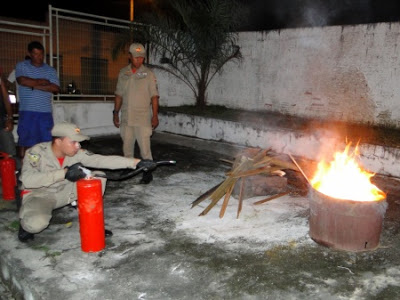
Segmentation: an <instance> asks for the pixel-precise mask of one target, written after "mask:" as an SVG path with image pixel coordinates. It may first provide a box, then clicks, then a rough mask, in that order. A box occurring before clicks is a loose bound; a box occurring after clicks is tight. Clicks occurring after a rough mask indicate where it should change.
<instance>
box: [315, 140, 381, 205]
mask: <svg viewBox="0 0 400 300" xmlns="http://www.w3.org/2000/svg"><path fill="white" fill-rule="evenodd" d="M350 144H351V143H349V144H347V146H346V148H345V150H344V151H343V152H342V153H341V152H336V153H335V155H334V160H333V161H332V162H330V163H326V162H324V161H321V162H320V163H319V164H318V168H317V172H316V174H315V176H314V178H313V179H312V180H311V185H312V186H313V188H314V189H316V190H317V191H319V192H321V193H323V194H325V195H327V196H330V197H334V198H339V199H347V200H355V201H378V200H381V199H384V198H386V194H385V193H384V192H382V191H381V190H380V189H379V188H377V187H376V186H375V185H374V184H372V183H371V181H370V179H371V177H373V176H374V175H375V174H373V173H370V172H367V171H365V170H362V169H361V167H360V166H359V165H358V164H357V162H356V161H355V159H354V157H355V156H356V152H357V148H358V147H356V148H355V150H354V151H353V153H351V154H350V155H349V154H348V152H349V148H350Z"/></svg>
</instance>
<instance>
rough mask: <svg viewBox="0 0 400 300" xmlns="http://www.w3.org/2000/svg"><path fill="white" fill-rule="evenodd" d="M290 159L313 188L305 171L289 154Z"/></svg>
mask: <svg viewBox="0 0 400 300" xmlns="http://www.w3.org/2000/svg"><path fill="white" fill-rule="evenodd" d="M288 155H289V157H290V159H291V160H292V161H293V162H294V164H295V165H296V167H297V168H298V169H299V171H300V172H301V174H303V176H304V178H305V179H306V180H307V182H308V184H309V185H311V186H312V184H311V182H310V180H308V178H307V176H306V174H305V173H304V172H303V170H302V169H301V168H300V166H299V165H298V164H297V162H296V161H295V159H294V158H293V156H292V155H291V154H290V153H289V154H288Z"/></svg>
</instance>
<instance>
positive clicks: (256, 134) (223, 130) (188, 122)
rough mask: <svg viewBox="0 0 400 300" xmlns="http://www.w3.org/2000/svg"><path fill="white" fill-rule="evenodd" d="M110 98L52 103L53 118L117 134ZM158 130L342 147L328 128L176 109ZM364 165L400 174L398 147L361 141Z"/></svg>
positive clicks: (302, 151)
mask: <svg viewBox="0 0 400 300" xmlns="http://www.w3.org/2000/svg"><path fill="white" fill-rule="evenodd" d="M112 109H113V103H112V102H94V101H87V102H84V101H83V102H79V103H71V102H68V101H64V102H61V101H60V102H56V103H55V104H54V112H55V113H54V116H55V122H56V123H57V122H62V121H68V122H74V123H76V124H78V126H79V127H80V128H81V129H82V132H84V133H85V134H88V135H89V136H102V135H108V134H119V129H117V128H115V127H114V125H113V123H112ZM157 131H158V132H167V133H173V134H178V135H184V136H191V137H196V138H201V139H205V140H214V141H223V142H228V143H232V144H236V145H239V146H245V147H260V148H264V149H267V148H271V149H272V150H273V151H275V152H277V153H286V154H289V153H290V154H292V155H294V156H301V157H305V158H308V159H311V160H315V161H319V160H320V159H321V154H328V151H327V150H329V151H333V150H334V149H335V148H336V147H340V149H344V146H345V145H344V144H343V140H342V139H339V138H338V137H337V136H336V135H335V134H333V133H332V132H330V131H329V130H324V131H321V130H319V131H317V130H316V131H314V132H312V133H307V134H306V133H303V132H296V131H291V130H287V129H283V128H282V129H277V128H276V127H274V128H256V127H254V126H250V125H248V124H245V123H239V122H231V121H225V120H218V119H211V118H204V117H198V116H190V115H184V114H176V113H166V114H161V115H160V125H159V127H158V128H157ZM360 153H361V155H362V157H361V161H362V164H363V167H364V168H366V169H368V170H370V171H372V172H376V173H379V174H384V175H390V176H395V177H400V169H399V168H398V167H397V165H398V164H397V160H398V159H399V157H400V149H397V148H390V147H383V146H380V145H369V144H362V145H360Z"/></svg>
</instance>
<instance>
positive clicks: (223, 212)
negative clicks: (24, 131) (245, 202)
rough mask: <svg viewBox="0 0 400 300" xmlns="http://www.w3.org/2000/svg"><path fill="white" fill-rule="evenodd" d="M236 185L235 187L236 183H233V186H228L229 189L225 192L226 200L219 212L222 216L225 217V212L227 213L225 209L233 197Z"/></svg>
mask: <svg viewBox="0 0 400 300" xmlns="http://www.w3.org/2000/svg"><path fill="white" fill-rule="evenodd" d="M234 187H235V185H234V184H232V186H230V187H229V188H228V191H227V192H226V194H225V198H224V202H223V203H222V207H221V210H220V212H219V217H220V218H223V217H224V214H225V211H226V207H227V206H228V202H229V199H230V198H231V195H232V191H233V188H234Z"/></svg>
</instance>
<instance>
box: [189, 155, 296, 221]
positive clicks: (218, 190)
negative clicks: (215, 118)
mask: <svg viewBox="0 0 400 300" xmlns="http://www.w3.org/2000/svg"><path fill="white" fill-rule="evenodd" d="M291 158H292V157H291ZM292 160H293V158H292ZM224 161H225V162H229V163H231V164H232V169H231V170H230V171H229V172H227V173H226V174H225V175H226V176H227V178H226V179H225V180H223V181H222V182H220V183H219V184H217V185H216V186H214V187H213V188H211V189H210V190H208V191H207V192H206V193H204V194H202V195H201V196H200V197H198V198H197V199H196V200H195V201H193V202H192V208H193V207H195V206H196V205H198V204H199V203H201V202H203V201H204V200H206V199H208V198H210V200H211V202H210V204H209V205H208V206H207V207H206V208H205V209H204V210H203V211H202V212H201V213H200V215H199V216H204V215H206V214H207V213H208V212H209V211H210V210H211V209H212V208H213V207H214V206H215V205H216V204H217V203H218V202H219V201H220V200H221V199H222V198H223V199H224V200H223V203H222V206H221V210H220V213H219V217H220V218H222V217H223V216H224V214H225V211H226V208H227V206H228V203H229V199H230V198H231V195H232V191H233V189H234V187H235V185H236V183H237V182H238V181H240V189H239V204H238V209H237V216H236V218H239V215H240V212H241V211H242V206H243V198H244V197H243V193H244V186H245V182H246V178H247V177H249V176H255V175H260V174H265V175H267V176H284V175H285V172H284V171H283V170H284V169H291V170H295V171H299V168H298V166H297V164H294V163H292V162H289V161H285V160H282V159H279V158H278V157H277V156H276V155H275V156H274V155H273V154H272V153H271V151H270V149H266V150H263V149H256V151H252V153H250V154H249V153H241V154H239V155H238V156H236V158H235V160H234V161H233V162H231V161H227V160H224ZM288 193H289V192H285V193H280V194H277V195H274V196H271V197H268V198H266V199H263V200H260V201H257V202H255V203H253V204H255V205H258V204H262V203H265V202H267V201H270V200H273V199H276V198H278V197H281V196H283V195H286V194H288Z"/></svg>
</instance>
